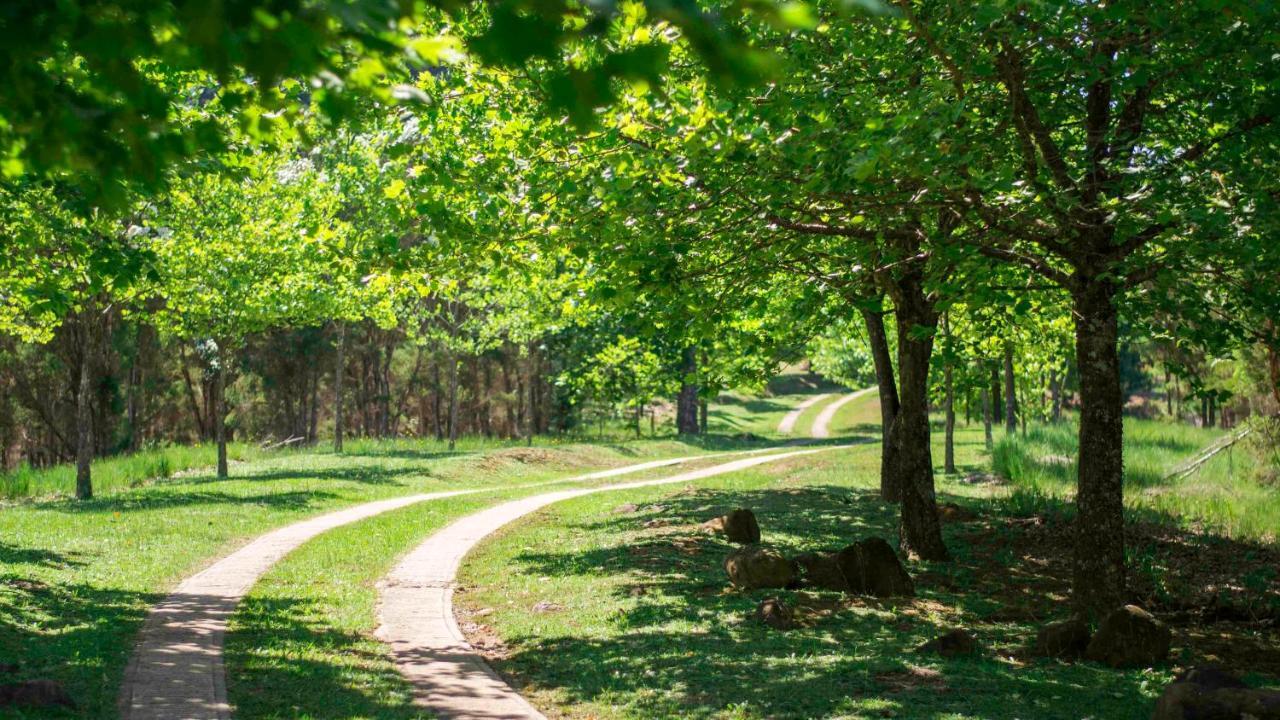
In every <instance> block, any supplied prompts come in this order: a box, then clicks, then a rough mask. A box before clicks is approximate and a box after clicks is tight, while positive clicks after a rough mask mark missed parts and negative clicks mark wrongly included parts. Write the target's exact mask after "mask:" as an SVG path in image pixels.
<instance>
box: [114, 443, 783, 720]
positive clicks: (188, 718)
mask: <svg viewBox="0 0 1280 720" xmlns="http://www.w3.org/2000/svg"><path fill="white" fill-rule="evenodd" d="M749 452H759V451H749ZM710 457H717V455H715V454H710V455H689V456H685V457H678V458H668V459H665V460H653V461H649V462H644V463H638V464H635V465H626V466H623V467H618V468H612V469H609V470H602V471H599V472H593V473H589V474H587V475H580V476H577V477H572V478H563V479H558V480H547V481H544V482H537V483H529V484H525V485H515V486H507V487H505V488H499V487H493V488H477V489H467V490H451V491H446V492H436V493H424V494H416V495H406V496H402V497H395V498H390V499H387V500H376V501H373V502H368V503H364V504H361V505H356V506H355V507H350V508H346V509H343V510H337V511H335V512H331V513H327V514H324V515H320V516H318V517H314V518H311V519H308V520H303V521H301V522H297V523H294V524H292V525H287V526H285V527H283V528H279V529H277V530H273V531H271V532H269V533H267V534H265V535H262V536H260V537H258V538H257V539H255V540H253V541H252V542H250V543H249V544H248V545H245V546H244V547H242V548H240V549H239V550H237V551H235V552H233V553H231V554H230V555H227V556H226V557H224V558H222V559H221V560H218V561H217V562H215V563H213V564H212V565H210V566H209V567H207V568H205V569H204V570H202V571H201V572H199V573H196V574H195V575H192V576H191V577H189V578H187V579H186V580H183V581H182V583H181V584H180V585H178V587H177V588H176V589H175V590H174V591H173V592H172V593H171V594H170V595H169V596H168V597H167V598H165V600H164V601H162V602H161V603H160V604H159V605H157V606H155V607H154V608H152V609H151V612H150V614H149V615H148V616H147V619H146V621H145V622H144V623H143V626H142V631H141V633H140V634H139V637H138V641H137V644H136V645H135V646H134V649H133V655H132V656H131V657H130V659H129V665H128V667H127V668H126V670H125V677H124V683H123V684H122V686H121V689H120V699H119V703H118V707H119V710H120V717H121V718H122V719H123V720H230V718H231V706H230V704H229V703H228V702H227V685H226V670H225V668H224V667H223V664H222V649H223V641H224V637H225V635H226V630H227V621H228V620H229V619H230V617H231V615H232V613H234V612H235V609H236V606H237V605H239V603H240V600H241V599H242V598H244V596H245V595H246V594H247V593H248V592H249V590H250V588H252V587H253V584H254V583H255V582H257V580H258V578H260V577H262V575H263V574H264V573H266V572H267V570H269V569H271V566H272V565H275V564H276V563H277V562H279V561H280V559H281V558H283V557H284V556H285V555H287V554H288V553H290V552H291V551H293V550H295V549H296V548H298V547H299V546H300V545H302V544H303V543H305V542H306V541H308V540H310V539H311V538H314V537H315V536H317V535H319V534H320V533H323V532H325V531H327V530H331V529H333V528H336V527H339V526H342V525H348V524H350V523H353V522H358V521H360V520H364V519H366V518H370V517H373V516H374V515H379V514H381V513H384V512H388V511H390V510H396V509H398V508H403V507H407V506H409V505H413V504H415V503H420V502H425V501H428V500H439V499H442V498H449V497H456V496H458V495H467V494H473V493H480V492H487V491H492V490H499V489H515V488H531V487H538V486H543V485H554V484H559V483H567V482H580V481H584V480H596V479H603V478H609V477H614V476H617V475H624V474H627V473H635V472H641V471H644V470H651V469H654V468H660V467H667V466H670V465H677V464H680V463H685V462H689V461H693V460H701V459H706V458H710Z"/></svg>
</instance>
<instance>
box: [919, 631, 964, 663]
mask: <svg viewBox="0 0 1280 720" xmlns="http://www.w3.org/2000/svg"><path fill="white" fill-rule="evenodd" d="M916 652H920V653H933V654H935V655H941V656H942V657H946V658H953V657H960V656H961V655H973V654H975V653H977V652H978V641H977V640H975V639H974V638H973V636H972V635H970V634H969V631H967V630H963V629H956V630H952V631H950V632H947V633H943V634H942V635H939V636H938V637H936V638H934V639H932V640H930V641H929V642H927V643H925V644H923V645H921V646H920V647H918V648H916Z"/></svg>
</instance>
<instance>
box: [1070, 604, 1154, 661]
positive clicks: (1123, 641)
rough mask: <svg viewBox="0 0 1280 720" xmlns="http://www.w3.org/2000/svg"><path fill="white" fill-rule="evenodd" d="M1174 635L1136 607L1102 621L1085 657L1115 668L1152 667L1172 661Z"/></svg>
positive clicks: (1125, 609)
mask: <svg viewBox="0 0 1280 720" xmlns="http://www.w3.org/2000/svg"><path fill="white" fill-rule="evenodd" d="M1172 643H1173V636H1172V634H1171V633H1170V632H1169V628H1167V627H1165V625H1164V623H1162V622H1160V621H1159V620H1157V619H1156V618H1155V617H1154V616H1153V615H1152V614H1151V613H1149V612H1147V611H1146V610H1143V609H1142V608H1140V607H1138V606H1137V605H1125V606H1124V607H1122V608H1120V609H1119V610H1116V611H1115V612H1113V613H1111V614H1110V615H1108V616H1107V617H1106V618H1104V619H1103V621H1102V624H1101V625H1099V626H1098V632H1097V633H1096V634H1094V636H1093V640H1091V641H1090V642H1089V647H1088V649H1086V651H1085V657H1087V658H1089V659H1090V660H1093V661H1094V662H1100V663H1102V664H1104V665H1110V666H1111V667H1114V668H1131V667H1151V666H1152V665H1158V664H1160V663H1163V662H1165V661H1166V660H1168V659H1169V646H1170V645H1172Z"/></svg>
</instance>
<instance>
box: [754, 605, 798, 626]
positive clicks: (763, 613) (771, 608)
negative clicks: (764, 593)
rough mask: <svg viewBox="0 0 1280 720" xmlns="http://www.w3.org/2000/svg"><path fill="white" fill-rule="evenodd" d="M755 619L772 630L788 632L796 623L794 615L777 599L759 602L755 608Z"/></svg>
mask: <svg viewBox="0 0 1280 720" xmlns="http://www.w3.org/2000/svg"><path fill="white" fill-rule="evenodd" d="M756 619H758V620H760V622H762V623H764V624H765V625H768V626H769V627H771V628H773V629H774V630H789V629H790V628H792V627H795V622H796V617H795V613H794V612H792V611H791V608H789V607H787V604H786V603H784V602H782V601H781V600H779V599H778V598H769V599H767V600H761V601H760V604H759V605H757V606H756Z"/></svg>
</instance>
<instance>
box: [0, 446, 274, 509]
mask: <svg viewBox="0 0 1280 720" xmlns="http://www.w3.org/2000/svg"><path fill="white" fill-rule="evenodd" d="M217 453H218V449H217V446H215V445H212V444H203V445H169V446H165V447H156V448H148V449H145V450H140V451H138V452H136V453H132V454H129V455H118V456H115V457H110V458H103V459H101V460H95V461H94V462H93V465H92V472H93V489H94V492H95V493H101V494H110V493H113V492H118V491H120V490H127V489H129V488H135V487H138V486H140V485H143V484H145V483H148V482H152V481H155V480H164V479H168V478H171V477H173V476H174V475H175V474H176V473H181V472H186V471H188V470H193V469H198V468H208V467H213V465H214V464H215V463H216V462H217V459H218V454H217ZM264 454H265V453H264V452H263V451H262V450H260V449H259V448H258V446H256V445H252V444H247V443H228V445H227V457H228V458H229V459H230V460H232V461H237V462H238V461H244V460H251V459H254V458H257V457H262V456H263V455H264ZM75 489H76V468H75V465H55V466H53V467H49V468H32V467H30V466H27V465H23V466H21V467H19V468H17V469H16V470H12V471H10V472H6V473H0V500H16V499H20V498H29V497H49V496H54V495H73V494H75Z"/></svg>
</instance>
